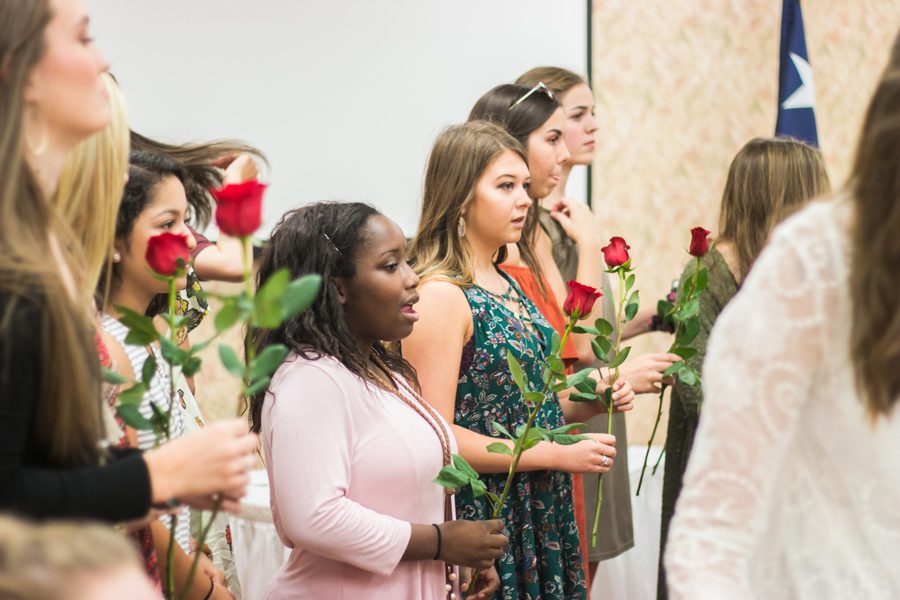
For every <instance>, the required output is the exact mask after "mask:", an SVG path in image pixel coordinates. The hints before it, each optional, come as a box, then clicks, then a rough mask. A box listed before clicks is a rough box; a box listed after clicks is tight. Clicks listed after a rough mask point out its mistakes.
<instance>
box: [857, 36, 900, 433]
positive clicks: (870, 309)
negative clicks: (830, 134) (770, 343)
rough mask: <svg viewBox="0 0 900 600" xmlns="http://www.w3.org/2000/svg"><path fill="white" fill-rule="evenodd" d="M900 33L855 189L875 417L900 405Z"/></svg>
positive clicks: (860, 334) (868, 383) (876, 98)
mask: <svg viewBox="0 0 900 600" xmlns="http://www.w3.org/2000/svg"><path fill="white" fill-rule="evenodd" d="M898 167H900V34H898V36H897V38H896V39H895V40H894V46H893V48H892V50H891V54H890V58H889V61H888V66H887V68H886V69H885V71H884V74H883V75H882V77H881V80H880V81H879V82H878V87H877V88H876V89H875V93H874V94H873V95H872V101H871V103H870V104H869V108H868V110H867V111H866V117H865V120H864V121H863V127H862V133H861V134H860V136H859V145H858V146H857V149H856V158H855V160H854V163H853V171H852V173H851V176H850V185H849V187H850V191H851V193H852V194H853V198H854V202H855V204H856V211H855V213H856V215H855V222H854V225H853V233H852V255H851V262H850V264H851V265H853V267H852V268H851V269H850V298H851V301H852V305H853V308H854V311H853V320H852V324H851V330H850V357H851V362H852V363H853V372H854V375H855V378H856V387H857V389H858V390H859V394H860V397H861V398H862V401H863V403H864V405H865V407H866V409H867V410H868V412H869V413H870V414H871V415H872V416H877V415H887V414H889V413H890V412H891V411H892V410H893V408H894V407H895V406H896V405H897V403H898V402H900V370H898V369H897V365H898V364H900V285H898V283H897V268H898V267H897V266H898V264H900V235H898V232H900V170H898Z"/></svg>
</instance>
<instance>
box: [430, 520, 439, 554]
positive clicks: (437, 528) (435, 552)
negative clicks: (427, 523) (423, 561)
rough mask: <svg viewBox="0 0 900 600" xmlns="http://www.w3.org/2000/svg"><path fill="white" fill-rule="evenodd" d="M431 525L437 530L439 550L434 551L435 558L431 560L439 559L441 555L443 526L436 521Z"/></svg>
mask: <svg viewBox="0 0 900 600" xmlns="http://www.w3.org/2000/svg"><path fill="white" fill-rule="evenodd" d="M431 526H432V527H434V530H435V531H437V550H435V551H434V558H432V559H431V560H438V559H439V558H440V557H441V528H440V527H438V526H437V524H435V523H432V524H431Z"/></svg>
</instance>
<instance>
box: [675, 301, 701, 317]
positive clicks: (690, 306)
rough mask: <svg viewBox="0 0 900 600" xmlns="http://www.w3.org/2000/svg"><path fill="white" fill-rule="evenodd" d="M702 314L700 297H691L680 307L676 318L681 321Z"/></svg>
mask: <svg viewBox="0 0 900 600" xmlns="http://www.w3.org/2000/svg"><path fill="white" fill-rule="evenodd" d="M699 314H700V299H699V298H691V299H690V300H688V301H687V302H685V303H684V306H682V307H681V308H679V309H678V312H677V313H675V318H676V319H678V320H679V321H686V320H688V319H690V318H691V317H696V316H697V315H699Z"/></svg>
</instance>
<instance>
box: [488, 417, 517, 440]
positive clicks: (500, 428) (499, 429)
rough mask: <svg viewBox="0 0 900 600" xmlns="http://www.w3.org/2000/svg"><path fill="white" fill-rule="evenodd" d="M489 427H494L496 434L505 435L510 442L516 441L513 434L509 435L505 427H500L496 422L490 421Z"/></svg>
mask: <svg viewBox="0 0 900 600" xmlns="http://www.w3.org/2000/svg"><path fill="white" fill-rule="evenodd" d="M491 425H492V426H493V427H494V430H495V431H497V432H498V433H501V434H503V435H505V436H506V437H508V438H509V439H511V440H512V441H516V438H515V436H514V435H513V434H511V433H510V432H509V430H508V429H506V427H504V426H503V425H501V424H500V423H498V422H497V421H491Z"/></svg>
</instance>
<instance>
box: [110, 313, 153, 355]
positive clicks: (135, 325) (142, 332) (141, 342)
mask: <svg viewBox="0 0 900 600" xmlns="http://www.w3.org/2000/svg"><path fill="white" fill-rule="evenodd" d="M115 309H116V310H117V311H118V312H119V315H121V316H120V317H119V322H120V323H122V325H124V326H125V327H127V328H128V335H126V336H125V343H126V344H129V345H132V346H146V345H147V344H149V343H150V342H153V341H154V340H156V339H157V338H158V337H159V332H157V331H156V327H155V326H154V325H153V319H151V318H150V317H148V316H146V315H143V314H141V313H139V312H135V311H133V310H131V309H130V308H128V307H125V306H119V305H116V306H115Z"/></svg>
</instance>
